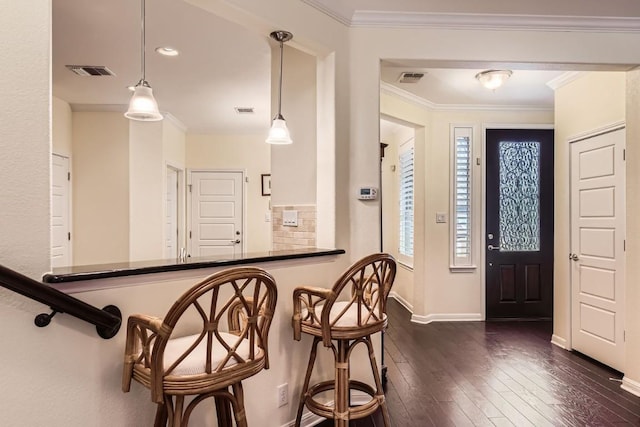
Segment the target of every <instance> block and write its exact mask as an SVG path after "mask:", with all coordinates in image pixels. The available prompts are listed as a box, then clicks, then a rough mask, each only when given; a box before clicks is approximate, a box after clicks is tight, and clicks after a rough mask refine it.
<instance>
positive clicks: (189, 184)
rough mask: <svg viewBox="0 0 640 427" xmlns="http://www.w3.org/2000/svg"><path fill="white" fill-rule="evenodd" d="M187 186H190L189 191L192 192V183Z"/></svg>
mask: <svg viewBox="0 0 640 427" xmlns="http://www.w3.org/2000/svg"><path fill="white" fill-rule="evenodd" d="M187 187H189V193H191V187H192V185H191V184H189V185H187Z"/></svg>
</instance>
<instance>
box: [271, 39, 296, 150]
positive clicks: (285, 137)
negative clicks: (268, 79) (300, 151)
mask: <svg viewBox="0 0 640 427" xmlns="http://www.w3.org/2000/svg"><path fill="white" fill-rule="evenodd" d="M270 37H271V38H272V39H274V40H275V41H277V42H279V43H280V85H279V87H278V114H276V116H275V117H274V118H273V124H272V125H271V129H269V136H267V139H266V141H265V142H266V143H267V144H278V145H285V144H291V143H293V141H292V140H291V136H290V135H289V129H287V122H285V121H284V117H282V58H283V56H284V43H285V42H288V41H289V40H291V39H292V38H293V34H291V33H290V32H287V31H274V32H272V33H271V34H270Z"/></svg>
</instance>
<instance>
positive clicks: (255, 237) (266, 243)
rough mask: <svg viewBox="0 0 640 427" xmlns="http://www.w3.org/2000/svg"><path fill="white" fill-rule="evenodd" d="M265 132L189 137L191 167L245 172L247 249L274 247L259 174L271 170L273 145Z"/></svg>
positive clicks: (267, 199)
mask: <svg viewBox="0 0 640 427" xmlns="http://www.w3.org/2000/svg"><path fill="white" fill-rule="evenodd" d="M265 138H266V136H265V135H193V134H188V135H187V138H186V147H187V152H186V167H187V168H188V169H228V170H229V169H235V170H244V171H246V177H247V178H249V182H248V183H247V184H246V185H245V192H246V194H245V201H246V206H245V212H246V213H247V214H246V224H247V230H246V232H245V239H246V240H245V243H246V246H245V249H246V250H247V251H248V252H263V251H268V250H270V248H271V223H270V222H266V221H265V214H268V213H269V197H264V196H262V187H261V185H262V182H261V178H260V175H261V174H268V173H271V169H270V168H271V161H270V159H271V151H270V146H269V145H268V144H265V142H264V139H265Z"/></svg>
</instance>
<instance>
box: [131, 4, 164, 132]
mask: <svg viewBox="0 0 640 427" xmlns="http://www.w3.org/2000/svg"><path fill="white" fill-rule="evenodd" d="M140 1H141V3H142V11H141V17H142V43H141V44H142V46H141V50H142V52H141V60H140V62H141V68H142V77H141V78H140V81H139V82H138V83H137V84H136V86H135V88H134V89H133V96H132V97H131V100H130V101H129V109H128V110H127V112H126V113H124V116H125V117H126V118H128V119H131V120H138V121H142V122H156V121H158V120H162V114H160V111H158V103H157V102H156V100H155V98H154V97H153V91H152V89H151V86H150V85H149V83H148V82H147V80H146V78H145V77H146V75H145V48H146V43H145V29H144V24H145V0H140Z"/></svg>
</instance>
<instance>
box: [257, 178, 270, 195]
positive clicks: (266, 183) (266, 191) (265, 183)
mask: <svg viewBox="0 0 640 427" xmlns="http://www.w3.org/2000/svg"><path fill="white" fill-rule="evenodd" d="M260 177H261V178H262V195H263V196H270V195H271V174H269V173H263V174H262V175H260Z"/></svg>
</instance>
